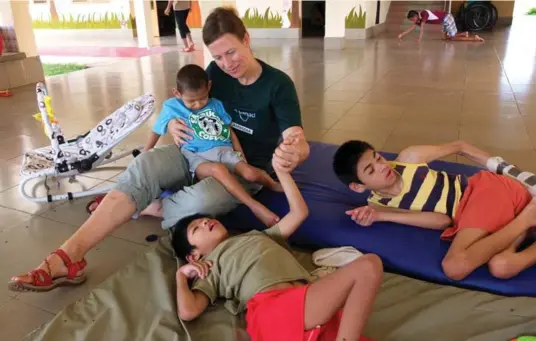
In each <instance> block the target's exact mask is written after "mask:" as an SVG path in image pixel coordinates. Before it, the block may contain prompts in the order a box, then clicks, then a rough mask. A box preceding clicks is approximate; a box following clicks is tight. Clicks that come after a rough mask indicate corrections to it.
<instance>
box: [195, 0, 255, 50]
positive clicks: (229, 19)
mask: <svg viewBox="0 0 536 341" xmlns="http://www.w3.org/2000/svg"><path fill="white" fill-rule="evenodd" d="M227 33H229V34H232V35H234V36H235V37H237V38H238V39H239V40H240V41H242V40H243V39H244V37H245V36H246V26H245V25H244V22H243V21H242V19H240V17H239V16H238V14H237V13H236V11H235V10H234V9H233V8H228V7H218V8H216V9H214V10H213V11H212V12H211V13H210V14H209V15H208V17H207V19H206V20H205V24H204V25H203V42H204V43H205V45H207V46H209V45H210V44H212V43H213V42H215V41H216V40H218V39H220V38H221V37H222V36H223V35H225V34H227Z"/></svg>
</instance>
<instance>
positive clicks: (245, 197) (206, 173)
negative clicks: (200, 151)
mask: <svg viewBox="0 0 536 341" xmlns="http://www.w3.org/2000/svg"><path fill="white" fill-rule="evenodd" d="M195 174H196V175H197V177H198V178H199V179H204V178H207V177H212V178H214V179H216V180H218V182H220V183H221V184H222V185H223V186H224V187H225V189H227V191H229V193H231V195H233V196H234V197H235V198H236V199H238V200H240V201H241V202H242V203H243V204H244V205H246V206H247V207H249V209H250V210H251V211H252V212H253V213H254V214H255V215H256V216H257V218H259V219H260V220H261V221H262V222H263V223H264V224H265V225H266V226H272V225H274V224H276V223H277V222H278V221H279V217H278V216H277V215H276V214H275V213H274V212H272V211H270V210H269V209H268V208H267V207H266V206H264V205H263V204H261V203H260V202H258V201H257V200H255V199H253V198H252V197H251V195H249V193H248V192H246V190H245V189H244V187H242V185H241V184H240V183H239V182H238V180H236V178H235V177H234V176H233V175H232V174H231V173H230V172H229V170H228V169H227V167H226V166H225V165H224V164H221V163H214V162H204V163H202V164H200V165H199V166H197V169H196V170H195Z"/></svg>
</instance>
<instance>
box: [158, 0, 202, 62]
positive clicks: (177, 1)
mask: <svg viewBox="0 0 536 341" xmlns="http://www.w3.org/2000/svg"><path fill="white" fill-rule="evenodd" d="M191 3H192V2H191V1H189V0H188V1H181V0H169V1H168V5H167V8H166V10H165V12H164V14H165V15H169V14H170V13H171V8H172V7H173V13H174V15H175V21H177V26H178V27H179V34H180V35H181V38H182V42H183V43H184V48H183V49H182V51H183V52H192V51H193V50H194V48H195V46H194V41H193V40H192V34H191V33H190V28H189V27H188V25H187V24H186V20H187V19H188V13H190V7H191Z"/></svg>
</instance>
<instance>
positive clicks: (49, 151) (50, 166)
mask: <svg viewBox="0 0 536 341" xmlns="http://www.w3.org/2000/svg"><path fill="white" fill-rule="evenodd" d="M36 95H37V104H38V107H39V113H38V114H36V115H34V117H35V118H36V119H38V120H39V121H41V122H42V124H43V128H44V131H45V134H46V135H47V137H48V138H49V139H50V142H51V145H50V146H47V147H42V148H38V149H35V150H32V151H29V152H26V153H25V154H24V156H23V160H22V164H21V169H20V175H21V181H20V185H19V192H20V194H21V195H22V196H23V197H24V198H26V199H28V200H30V201H33V202H37V203H44V202H54V201H58V200H65V199H69V200H72V199H75V198H81V197H86V196H93V195H99V194H103V193H106V192H108V191H110V189H111V188H112V187H113V186H106V187H102V188H96V189H92V190H86V191H80V192H67V193H63V194H55V195H51V194H49V190H50V187H49V186H48V185H47V183H46V180H47V178H48V177H55V178H56V179H58V186H59V179H61V178H69V179H70V181H72V180H74V179H75V177H76V176H77V175H81V174H85V173H90V172H92V171H95V170H102V169H103V167H102V166H104V165H106V164H109V163H112V162H115V161H117V160H119V159H122V158H124V157H126V156H129V155H133V156H134V157H136V156H137V155H138V154H140V153H141V151H142V146H139V147H137V148H134V149H131V150H128V151H121V152H119V153H118V154H117V155H114V153H113V148H115V147H116V146H117V145H118V144H119V143H120V142H121V141H122V140H123V139H125V138H126V137H127V136H128V135H130V134H131V133H132V132H133V131H134V130H136V129H137V128H139V127H140V126H141V125H142V124H143V123H145V121H147V119H148V118H149V117H150V116H151V115H152V114H153V113H154V97H153V95H152V94H146V95H142V96H139V97H137V98H135V99H134V100H132V101H130V102H128V103H126V104H125V105H123V106H122V107H121V108H119V109H117V110H116V111H114V112H113V113H112V114H110V115H109V116H107V117H106V118H105V119H103V120H102V121H101V122H100V123H99V124H97V125H96V126H95V127H94V128H93V129H91V130H89V131H88V132H86V133H85V134H83V135H79V136H78V137H76V138H73V139H70V140H66V139H65V138H64V134H63V132H62V130H61V128H60V126H59V124H58V122H57V121H56V120H55V117H54V113H53V110H52V104H51V98H50V97H49V96H48V94H47V90H46V87H45V85H44V84H42V83H38V84H37V85H36ZM43 177H44V178H45V188H46V189H47V195H46V196H40V197H39V196H34V195H29V194H28V193H27V192H26V190H25V187H26V184H27V183H28V182H29V181H30V180H32V179H36V178H43Z"/></svg>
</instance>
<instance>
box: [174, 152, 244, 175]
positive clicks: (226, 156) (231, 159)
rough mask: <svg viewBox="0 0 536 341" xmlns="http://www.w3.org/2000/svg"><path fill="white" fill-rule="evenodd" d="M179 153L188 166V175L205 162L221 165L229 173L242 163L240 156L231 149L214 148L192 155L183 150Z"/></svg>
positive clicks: (242, 159)
mask: <svg viewBox="0 0 536 341" xmlns="http://www.w3.org/2000/svg"><path fill="white" fill-rule="evenodd" d="M181 151H182V155H184V157H185V158H186V159H187V160H188V163H189V164H190V173H192V174H195V170H196V169H197V167H199V165H200V164H202V163H205V162H215V163H222V164H224V165H225V166H227V168H229V170H230V171H231V172H234V170H235V166H236V164H237V163H239V162H242V161H244V158H242V155H240V153H239V152H236V151H235V150H234V149H233V147H215V148H212V149H209V150H207V151H206V152H200V153H194V152H191V151H189V150H187V149H185V148H182V149H181Z"/></svg>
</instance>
